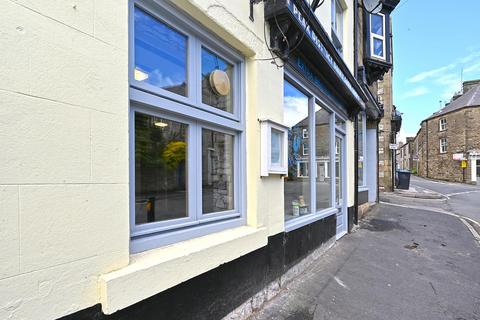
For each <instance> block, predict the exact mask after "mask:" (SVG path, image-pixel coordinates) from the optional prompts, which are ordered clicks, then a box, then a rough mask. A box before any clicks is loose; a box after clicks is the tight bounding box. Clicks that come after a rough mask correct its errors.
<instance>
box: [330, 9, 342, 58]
mask: <svg viewBox="0 0 480 320" xmlns="http://www.w3.org/2000/svg"><path fill="white" fill-rule="evenodd" d="M331 1H332V2H331V22H332V40H333V44H334V45H335V48H336V49H337V51H338V52H339V53H340V54H343V12H344V9H343V7H342V4H341V3H340V0H331Z"/></svg>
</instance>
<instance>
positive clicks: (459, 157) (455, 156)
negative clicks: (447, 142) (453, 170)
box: [453, 153, 466, 161]
mask: <svg viewBox="0 0 480 320" xmlns="http://www.w3.org/2000/svg"><path fill="white" fill-rule="evenodd" d="M453 160H455V161H462V160H466V159H465V155H464V154H463V153H454V154H453Z"/></svg>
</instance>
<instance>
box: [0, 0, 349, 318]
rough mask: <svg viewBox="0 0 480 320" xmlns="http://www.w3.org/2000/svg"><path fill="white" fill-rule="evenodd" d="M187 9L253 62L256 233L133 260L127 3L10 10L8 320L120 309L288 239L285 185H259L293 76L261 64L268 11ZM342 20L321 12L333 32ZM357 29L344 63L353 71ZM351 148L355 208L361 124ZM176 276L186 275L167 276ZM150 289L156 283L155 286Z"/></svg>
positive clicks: (4, 286)
mask: <svg viewBox="0 0 480 320" xmlns="http://www.w3.org/2000/svg"><path fill="white" fill-rule="evenodd" d="M347 2H348V3H347V18H346V19H345V20H346V21H348V26H349V27H348V28H351V30H353V21H352V20H353V14H352V11H353V4H352V1H347ZM328 3H329V1H325V4H326V5H325V7H323V8H321V11H322V12H324V11H325V10H327V7H328V6H329V4H328ZM175 4H176V5H177V6H179V7H180V8H181V9H182V10H184V11H186V12H187V13H188V14H189V15H190V16H192V17H193V18H194V19H196V20H198V21H199V22H201V23H202V24H203V25H204V26H205V28H207V29H210V31H211V32H212V33H215V34H216V35H218V36H219V37H221V38H222V39H223V40H224V41H225V42H227V43H228V44H230V45H231V46H232V47H234V48H236V49H237V50H239V51H240V52H242V53H243V54H244V55H245V57H246V60H247V63H246V132H247V150H248V152H247V172H248V176H247V186H248V188H247V226H245V227H240V228H235V229H231V230H225V231H223V232H219V233H216V234H211V235H208V236H205V237H201V238H197V239H192V240H189V241H185V242H182V243H178V244H174V245H171V246H168V247H165V248H159V249H155V250H151V251H148V252H144V253H141V254H138V255H130V253H129V238H130V235H129V212H128V185H129V178H128V112H129V100H128V85H129V82H128V1H127V0H85V1H79V0H72V1H68V2H67V1H62V0H39V1H33V0H17V1H15V2H12V1H3V2H2V5H1V10H0V30H1V34H0V47H1V48H2V51H1V53H0V57H1V60H2V63H1V64H0V71H1V74H2V77H1V78H0V101H1V108H0V119H1V120H0V137H1V139H0V141H1V142H0V146H1V148H2V150H3V151H2V152H1V153H0V162H1V163H2V166H1V167H0V210H1V212H0V222H1V224H0V240H1V242H2V254H1V255H0V319H37V320H42V319H55V318H58V317H61V316H64V315H67V314H70V313H73V312H75V311H77V310H81V309H84V308H86V307H89V306H92V305H94V304H97V303H99V302H102V306H103V309H104V311H105V312H106V313H111V312H113V311H115V310H117V309H118V308H123V307H126V306H128V305H129V304H131V303H134V302H136V301H140V300H142V299H145V298H147V297H148V296H151V295H153V294H155V293H157V292H158V291H161V290H164V289H166V288H168V287H171V286H174V285H176V284H178V283H181V282H183V281H185V280H188V279H189V278H191V277H193V276H195V275H196V274H199V273H201V272H205V271H208V270H210V269H213V268H215V267H216V266H218V265H220V264H222V263H225V262H228V261H231V260H233V259H235V258H237V257H239V256H241V255H243V254H246V253H248V252H250V251H253V250H255V249H256V248H260V247H262V246H264V245H265V244H266V241H267V237H268V236H269V235H274V234H277V233H279V232H282V231H283V230H284V216H283V183H282V179H280V178H278V176H276V177H275V176H272V177H267V178H260V159H259V154H260V142H259V139H258V137H259V135H260V125H259V123H258V121H257V119H259V118H270V119H272V120H275V121H279V122H282V121H283V90H282V89H281V88H283V70H281V69H277V68H276V67H275V66H273V65H272V64H271V63H270V61H257V60H254V59H257V58H267V57H269V52H268V50H267V48H266V46H265V43H264V40H263V22H264V21H263V4H258V5H255V6H254V16H255V22H251V21H250V20H249V18H248V17H249V6H248V1H229V0H223V1H220V0H218V1H215V0H191V1H187V0H177V1H175ZM329 12H330V11H329V10H328V14H325V13H324V14H321V15H320V17H322V21H325V23H324V27H325V28H326V30H330V22H329V19H330V18H329ZM323 17H328V18H326V19H328V20H326V19H323ZM346 23H347V22H346ZM348 28H345V35H348V37H346V38H345V39H346V43H345V49H346V50H345V53H346V54H345V59H346V60H347V65H348V66H349V67H350V69H351V70H352V68H353V67H352V66H353V52H352V53H348V54H347V52H349V51H352V50H351V48H353V32H350V31H347V30H350V29H348ZM350 34H351V35H352V36H351V37H350ZM347 48H349V49H347ZM347 150H348V151H347V157H348V161H347V162H348V177H347V183H348V205H349V206H351V205H353V193H354V189H353V186H354V183H353V180H354V174H353V170H354V167H353V163H354V161H353V159H354V158H353V157H354V155H353V124H352V122H350V121H347ZM240 243H241V244H242V245H240ZM207 257H209V258H212V257H214V258H212V259H211V260H210V261H208V262H207V261H206V260H209V259H207ZM200 261H203V262H202V263H201V264H199V263H200ZM179 266H181V267H179ZM199 266H200V267H199ZM172 268H173V269H172ZM195 268H198V269H197V270H196V271H195V272H192V270H195ZM148 270H162V272H155V274H152V273H150V272H148ZM173 270H174V271H173ZM164 272H170V273H172V274H174V277H173V278H172V279H165V277H164V276H163V275H164ZM145 283H150V284H151V283H155V284H156V286H155V287H154V290H145V289H144V288H142V287H141V285H142V284H145ZM127 287H128V288H129V290H125V288H127ZM46 306H48V307H46Z"/></svg>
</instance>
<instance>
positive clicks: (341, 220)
mask: <svg viewBox="0 0 480 320" xmlns="http://www.w3.org/2000/svg"><path fill="white" fill-rule="evenodd" d="M345 199H346V197H345V139H344V136H342V135H339V134H337V135H336V136H335V205H336V207H337V210H338V212H337V240H338V239H340V238H341V237H343V236H344V235H345V234H346V233H347V225H348V221H347V206H346V205H345Z"/></svg>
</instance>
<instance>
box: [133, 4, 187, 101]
mask: <svg viewBox="0 0 480 320" xmlns="http://www.w3.org/2000/svg"><path fill="white" fill-rule="evenodd" d="M134 79H135V80H137V81H142V82H145V83H148V84H151V85H153V86H156V87H159V88H162V89H165V90H168V91H171V92H174V93H176V94H180V95H183V96H186V95H187V37H186V36H185V35H183V34H181V33H179V32H177V31H175V30H174V29H172V28H170V27H169V26H167V25H166V24H164V23H162V22H160V21H159V20H157V19H155V18H153V17H152V16H150V15H149V14H147V13H145V12H144V11H142V10H140V9H138V8H135V69H134Z"/></svg>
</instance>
